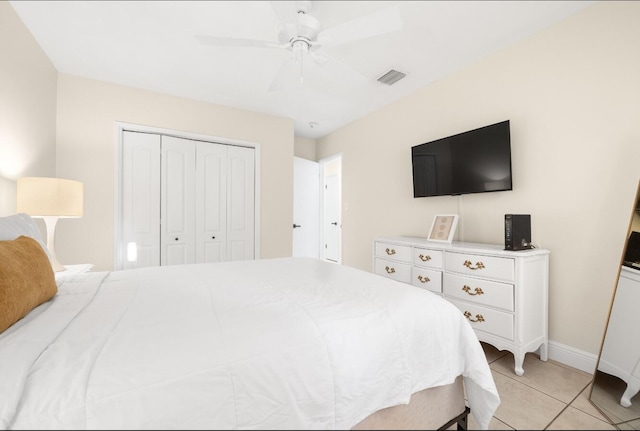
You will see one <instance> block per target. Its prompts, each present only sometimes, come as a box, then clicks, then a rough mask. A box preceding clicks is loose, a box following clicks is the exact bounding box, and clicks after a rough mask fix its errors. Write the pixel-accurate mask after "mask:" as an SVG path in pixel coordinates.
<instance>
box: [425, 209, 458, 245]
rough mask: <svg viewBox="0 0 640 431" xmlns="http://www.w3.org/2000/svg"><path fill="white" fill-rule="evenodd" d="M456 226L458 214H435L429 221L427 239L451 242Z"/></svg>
mask: <svg viewBox="0 0 640 431" xmlns="http://www.w3.org/2000/svg"><path fill="white" fill-rule="evenodd" d="M457 226H458V214H436V216H435V217H434V218H433V222H432V223H431V230H429V236H428V237H427V240H428V241H435V242H446V243H449V244H451V241H452V240H453V234H454V233H455V232H456V227H457Z"/></svg>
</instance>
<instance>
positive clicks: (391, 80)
mask: <svg viewBox="0 0 640 431" xmlns="http://www.w3.org/2000/svg"><path fill="white" fill-rule="evenodd" d="M405 76H407V74H406V73H402V72H398V71H397V70H393V69H391V70H390V71H388V72H387V73H385V74H384V75H382V76H381V77H380V78H378V82H382V83H383V84H387V85H393V84H395V83H396V82H398V81H400V80H401V79H402V78H404V77H405Z"/></svg>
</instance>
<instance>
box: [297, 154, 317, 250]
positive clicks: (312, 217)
mask: <svg viewBox="0 0 640 431" xmlns="http://www.w3.org/2000/svg"><path fill="white" fill-rule="evenodd" d="M292 254H293V256H294V257H315V258H318V257H319V256H320V165H319V163H317V162H314V161H312V160H306V159H302V158H300V157H294V158H293V253H292Z"/></svg>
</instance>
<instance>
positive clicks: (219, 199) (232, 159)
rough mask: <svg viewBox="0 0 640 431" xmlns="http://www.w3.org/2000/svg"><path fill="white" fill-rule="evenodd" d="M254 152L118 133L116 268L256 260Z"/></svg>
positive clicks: (124, 132)
mask: <svg viewBox="0 0 640 431" xmlns="http://www.w3.org/2000/svg"><path fill="white" fill-rule="evenodd" d="M255 164H256V161H255V149H254V148H250V147H240V146H235V145H227V144H218V143H213V142H206V141H202V140H195V139H187V138H179V137H175V136H168V135H163V134H158V133H145V132H132V131H123V137H122V201H121V223H122V228H121V232H122V237H121V241H120V244H119V247H120V249H119V252H118V253H117V254H118V258H119V262H120V267H119V269H125V268H139V267H144V266H158V265H176V264H185V263H201V262H223V261H230V260H246V259H254V258H255V252H254V248H255V232H254V231H255V199H256V198H255V193H254V190H255Z"/></svg>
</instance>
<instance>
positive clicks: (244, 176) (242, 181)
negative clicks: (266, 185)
mask: <svg viewBox="0 0 640 431" xmlns="http://www.w3.org/2000/svg"><path fill="white" fill-rule="evenodd" d="M254 216H255V151H254V149H253V148H247V147H237V146H233V145H229V146H227V260H248V259H254V257H255V247H254V242H255V238H254V236H255V228H254V226H255V223H254Z"/></svg>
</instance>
